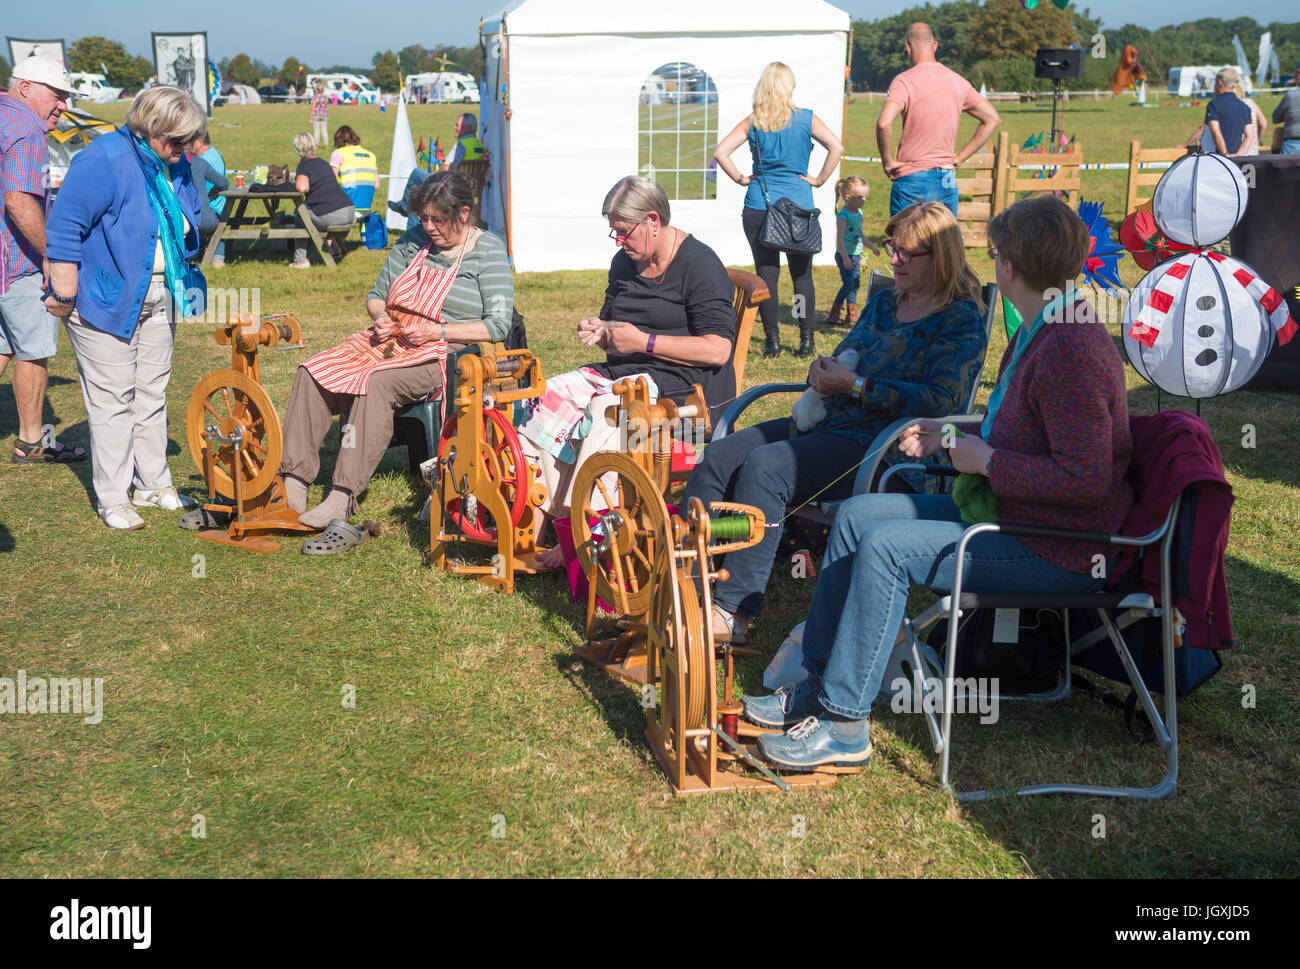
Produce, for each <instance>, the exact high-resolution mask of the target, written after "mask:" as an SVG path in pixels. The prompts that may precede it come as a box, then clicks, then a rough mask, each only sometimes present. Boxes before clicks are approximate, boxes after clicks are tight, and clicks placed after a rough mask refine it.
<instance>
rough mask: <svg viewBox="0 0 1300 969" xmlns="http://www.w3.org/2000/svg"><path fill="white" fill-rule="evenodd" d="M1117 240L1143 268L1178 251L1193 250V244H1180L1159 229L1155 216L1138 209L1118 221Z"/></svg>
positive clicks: (1152, 266)
mask: <svg viewBox="0 0 1300 969" xmlns="http://www.w3.org/2000/svg"><path fill="white" fill-rule="evenodd" d="M1119 241H1120V245H1122V246H1123V247H1124V248H1125V249H1127V250H1128V251H1129V253H1130V254H1132V256H1133V261H1134V262H1135V263H1137V264H1138V265H1139V266H1141V267H1142V268H1143V269H1146V270H1151V269H1154V268H1155V265H1156V263H1158V262H1164V261H1165V260H1166V259H1169V258H1171V257H1173V256H1176V255H1178V254H1179V253H1180V252H1195V251H1196V249H1195V247H1194V246H1180V245H1179V244H1178V243H1176V242H1174V241H1173V240H1172V239H1170V238H1169V237H1168V236H1167V235H1165V234H1164V233H1163V232H1161V231H1160V227H1159V226H1157V225H1156V217H1155V216H1154V215H1153V214H1152V213H1151V212H1149V211H1143V210H1141V209H1139V210H1138V211H1137V212H1134V213H1133V214H1132V215H1130V216H1129V217H1128V218H1127V219H1125V220H1124V221H1123V222H1121V223H1120V226H1119Z"/></svg>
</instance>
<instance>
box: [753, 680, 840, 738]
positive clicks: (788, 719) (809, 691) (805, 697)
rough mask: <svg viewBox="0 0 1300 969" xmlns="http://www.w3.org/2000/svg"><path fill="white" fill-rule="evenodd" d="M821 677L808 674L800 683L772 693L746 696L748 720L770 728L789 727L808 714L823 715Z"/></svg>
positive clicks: (809, 715) (812, 715)
mask: <svg viewBox="0 0 1300 969" xmlns="http://www.w3.org/2000/svg"><path fill="white" fill-rule="evenodd" d="M821 688H822V684H821V680H818V679H816V678H815V677H812V676H809V677H806V678H804V679H802V680H800V681H799V682H798V683H791V684H790V685H789V686H783V687H781V689H779V690H777V691H776V692H775V693H773V694H772V695H771V696H747V697H744V698H743V699H742V700H741V701H740V702H741V705H742V706H744V708H745V719H746V720H748V721H749V722H750V723H756V724H758V725H759V726H760V727H767V728H768V729H770V730H786V729H789V728H790V727H793V726H794V725H795V724H797V723H801V722H802V721H804V720H805V719H807V718H808V717H814V716H817V715H818V714H824V713H825V712H826V711H825V710H823V709H822V705H821V701H820V700H818V699H817V694H818V693H819V692H821Z"/></svg>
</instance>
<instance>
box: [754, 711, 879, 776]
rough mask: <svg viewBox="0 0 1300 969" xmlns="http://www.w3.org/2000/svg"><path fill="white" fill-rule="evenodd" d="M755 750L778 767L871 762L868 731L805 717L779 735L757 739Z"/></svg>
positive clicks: (864, 724)
mask: <svg viewBox="0 0 1300 969" xmlns="http://www.w3.org/2000/svg"><path fill="white" fill-rule="evenodd" d="M758 751H759V753H761V754H762V755H763V756H764V757H766V758H767V759H768V760H769V761H771V762H772V763H773V764H775V765H776V766H778V767H784V768H787V769H788V770H813V769H815V768H818V767H866V766H867V764H868V763H870V762H871V731H870V730H868V729H867V722H866V721H865V720H859V721H857V722H855V723H846V722H843V721H836V720H827V719H823V718H820V717H809V718H808V719H806V720H804V721H803V722H802V723H800V724H799V725H798V726H795V727H791V728H790V730H788V731H787V732H786V733H783V734H766V735H764V736H762V737H759V738H758Z"/></svg>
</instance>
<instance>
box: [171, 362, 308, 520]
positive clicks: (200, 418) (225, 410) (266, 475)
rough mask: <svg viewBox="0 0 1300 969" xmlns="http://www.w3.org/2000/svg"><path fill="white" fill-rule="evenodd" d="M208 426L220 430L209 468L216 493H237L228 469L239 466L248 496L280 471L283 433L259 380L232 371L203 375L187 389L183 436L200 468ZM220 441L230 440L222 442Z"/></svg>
mask: <svg viewBox="0 0 1300 969" xmlns="http://www.w3.org/2000/svg"><path fill="white" fill-rule="evenodd" d="M211 426H215V427H216V428H217V430H218V431H219V432H220V434H221V437H220V438H217V439H215V440H217V441H218V445H217V448H216V450H215V453H214V455H213V456H214V457H215V458H216V462H215V463H214V464H213V467H212V484H213V486H214V487H215V488H216V492H217V494H219V495H221V496H222V497H224V498H234V497H235V482H234V479H233V478H232V477H231V476H230V473H229V472H228V471H227V470H226V469H227V468H237V469H238V473H239V475H240V476H241V477H242V478H243V482H242V484H243V488H242V490H243V492H244V494H245V495H247V496H249V497H252V496H254V495H260V494H261V493H262V492H264V491H266V490H268V489H269V488H270V487H271V482H272V481H273V480H274V479H275V476H276V475H277V474H278V473H279V471H280V459H281V458H282V457H283V456H284V433H283V431H282V429H281V427H280V418H279V417H278V416H277V415H276V412H275V405H274V404H272V403H271V398H270V396H269V395H268V394H267V392H266V391H265V390H263V389H262V386H261V384H258V383H254V382H253V379H252V378H251V377H248V376H246V375H244V374H242V373H239V372H238V371H235V370H214V371H213V372H212V373H210V374H206V375H205V376H204V377H203V378H202V379H201V380H199V382H198V385H197V386H196V387H195V388H194V392H193V393H192V394H190V403H189V407H188V408H187V409H186V412H185V436H186V437H187V438H188V439H189V442H190V454H192V455H193V456H194V463H195V464H197V465H198V466H199V467H203V462H204V452H205V451H206V450H207V448H208V440H207V437H206V436H205V435H206V431H207V428H208V427H211ZM236 432H238V433H236ZM223 441H224V442H228V443H220V442H223Z"/></svg>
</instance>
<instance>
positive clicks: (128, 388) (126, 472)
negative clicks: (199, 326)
mask: <svg viewBox="0 0 1300 969" xmlns="http://www.w3.org/2000/svg"><path fill="white" fill-rule="evenodd" d="M171 304H172V300H171V297H170V295H169V294H168V293H167V286H166V283H165V281H164V279H163V277H162V276H161V275H158V276H154V277H153V279H152V280H151V281H150V283H149V291H148V292H147V293H146V294H145V298H144V303H143V305H142V306H141V307H140V322H139V325H138V326H137V327H136V329H135V332H134V333H133V334H132V335H131V339H129V340H126V339H123V338H122V337H118V336H113V335H112V334H109V333H105V332H103V331H102V330H97V329H95V328H94V327H93V326H87V325H86V324H84V323H82V322H81V318H80V316H78V315H77V312H76V311H75V310H74V311H73V312H72V315H71V316H69V317H67V318H66V319H65V320H64V322H63V325H64V327H65V328H66V330H67V333H68V339H69V340H70V341H71V343H72V348H73V350H74V351H75V352H76V354H77V372H78V374H79V375H80V377H81V396H82V398H83V399H84V400H85V402H86V416H87V418H88V421H89V423H90V461H91V469H92V474H93V479H94V485H95V498H96V499H97V500H98V502H99V506H100V507H101V508H107V507H110V506H112V505H120V504H122V503H124V502H126V501H128V500H129V498H130V496H129V489H130V488H131V487H132V486H134V487H136V488H142V489H145V490H148V491H154V490H156V489H158V488H167V487H170V486H171V483H172V475H171V471H170V470H169V469H168V467H167V381H168V380H169V379H170V378H171V374H172V342H173V341H174V340H175V337H176V318H175V314H174V313H172V312H171Z"/></svg>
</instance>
